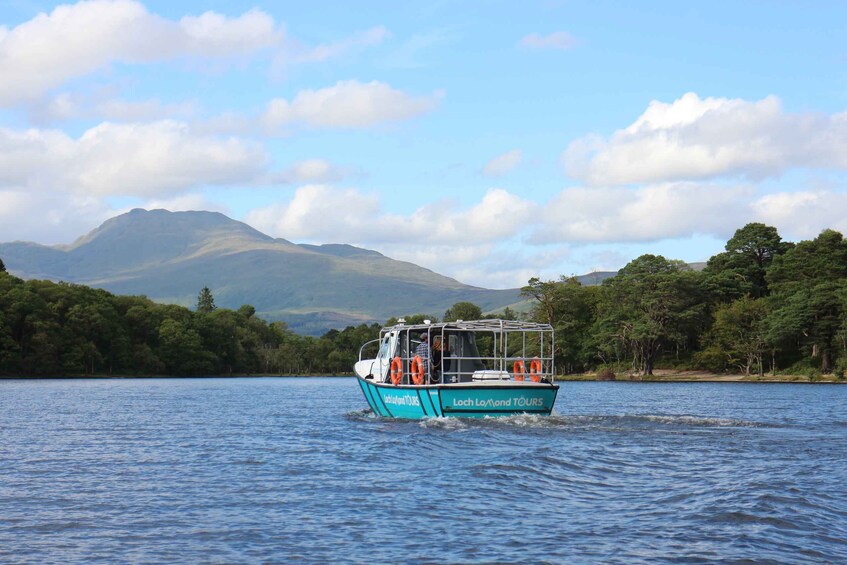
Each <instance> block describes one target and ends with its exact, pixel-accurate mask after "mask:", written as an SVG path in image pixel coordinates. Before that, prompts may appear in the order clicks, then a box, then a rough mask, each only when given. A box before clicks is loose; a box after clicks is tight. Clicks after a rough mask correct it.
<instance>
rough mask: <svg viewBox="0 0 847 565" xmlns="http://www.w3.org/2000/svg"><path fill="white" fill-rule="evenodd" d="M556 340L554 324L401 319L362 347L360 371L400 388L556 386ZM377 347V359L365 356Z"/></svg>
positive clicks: (358, 365) (357, 365) (375, 379)
mask: <svg viewBox="0 0 847 565" xmlns="http://www.w3.org/2000/svg"><path fill="white" fill-rule="evenodd" d="M553 338H554V336H553V328H552V327H551V326H550V325H548V324H536V323H532V322H518V321H513V320H478V321H467V322H466V321H462V320H459V321H456V322H444V323H436V324H433V323H424V324H410V325H407V324H405V323H404V322H403V321H402V320H401V321H400V322H398V323H397V324H396V325H394V326H390V327H386V328H383V329H382V330H381V331H380V337H379V339H378V340H374V341H372V342H368V343H366V344H365V345H363V346H362V348H361V349H360V351H359V362H358V363H357V364H356V372H357V373H358V374H360V375H366V376H364V378H369V379H373V380H374V381H375V382H391V383H393V384H396V385H449V384H459V383H474V382H492V381H510V380H514V381H524V380H526V381H534V382H542V381H545V382H552V379H553V375H554V374H555V370H554V364H553ZM422 343H425V344H426V345H425V346H423V347H422V346H421V344H422ZM377 345H378V347H377ZM369 348H370V349H369ZM374 349H376V350H377V351H376V357H375V358H371V359H367V358H363V354H364V352H366V351H368V350H370V351H373V350H374ZM427 352H428V353H429V360H427V359H426V355H427Z"/></svg>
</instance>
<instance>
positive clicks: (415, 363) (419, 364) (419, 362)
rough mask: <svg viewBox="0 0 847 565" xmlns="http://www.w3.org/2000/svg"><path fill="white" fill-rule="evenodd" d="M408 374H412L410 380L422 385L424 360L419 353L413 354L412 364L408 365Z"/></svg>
mask: <svg viewBox="0 0 847 565" xmlns="http://www.w3.org/2000/svg"><path fill="white" fill-rule="evenodd" d="M409 374H410V375H412V382H413V383H415V384H416V385H422V384H423V382H424V360H423V359H422V358H421V356H420V355H415V357H414V358H413V359H412V364H411V365H410V366H409Z"/></svg>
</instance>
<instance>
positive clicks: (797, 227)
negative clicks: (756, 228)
mask: <svg viewBox="0 0 847 565" xmlns="http://www.w3.org/2000/svg"><path fill="white" fill-rule="evenodd" d="M753 210H754V213H755V216H756V219H757V220H758V221H761V222H764V223H766V224H769V225H773V226H777V227H778V228H779V231H780V234H782V235H783V237H788V238H794V239H811V238H814V237H817V235H818V234H819V233H820V232H821V231H822V230H824V229H827V228H832V229H836V230H839V231H841V232H842V233H847V193H844V192H841V191H835V190H815V191H802V190H801V191H798V192H780V193H775V194H767V195H764V196H762V197H761V198H759V199H758V200H757V201H756V202H755V203H754V204H753Z"/></svg>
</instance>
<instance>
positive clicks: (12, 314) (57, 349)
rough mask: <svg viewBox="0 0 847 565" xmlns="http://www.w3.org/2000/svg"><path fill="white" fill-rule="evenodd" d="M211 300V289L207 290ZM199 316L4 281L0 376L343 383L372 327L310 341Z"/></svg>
mask: <svg viewBox="0 0 847 565" xmlns="http://www.w3.org/2000/svg"><path fill="white" fill-rule="evenodd" d="M206 290H208V289H206ZM201 298H204V300H202V301H198V306H201V307H202V309H201V310H198V311H196V312H194V311H191V310H189V309H187V308H183V307H181V306H173V305H162V304H157V303H154V302H153V301H151V300H148V299H147V298H144V297H138V296H115V295H113V294H110V293H108V292H106V291H104V290H97V289H92V288H88V287H85V286H80V285H74V284H66V283H58V284H57V283H52V282H48V281H38V280H31V281H24V280H21V279H19V278H16V277H13V276H12V275H9V274H7V273H0V374H3V375H16V376H32V375H40V376H51V375H96V374H106V375H112V374H117V375H229V374H254V373H272V374H293V375H298V374H339V373H349V372H350V369H351V367H352V365H353V363H354V361H355V360H356V358H357V357H356V356H357V355H358V350H359V347H360V345H361V344H362V343H363V342H365V341H367V340H369V339H372V338H373V336H375V335H376V334H377V332H378V331H379V327H378V326H377V325H372V326H367V325H361V326H358V327H348V328H347V329H345V330H344V331H335V330H334V331H330V332H328V333H327V334H326V335H324V336H322V337H320V338H316V337H304V336H299V335H296V334H294V333H293V332H291V331H290V330H288V329H287V328H286V326H285V324H283V323H280V322H275V323H272V324H269V323H267V322H266V321H264V320H262V319H260V318H258V317H256V316H255V315H254V314H255V309H254V308H253V307H252V306H249V305H245V306H242V307H241V308H239V309H238V310H228V309H223V308H213V307H212V308H209V306H210V305H211V306H213V305H214V301H213V299H212V296H211V293H208V295H206V293H204V292H201Z"/></svg>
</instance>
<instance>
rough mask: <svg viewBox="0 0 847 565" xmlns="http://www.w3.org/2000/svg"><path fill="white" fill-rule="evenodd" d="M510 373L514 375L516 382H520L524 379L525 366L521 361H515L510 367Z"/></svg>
mask: <svg viewBox="0 0 847 565" xmlns="http://www.w3.org/2000/svg"><path fill="white" fill-rule="evenodd" d="M512 372H513V373H514V374H515V380H516V381H518V382H520V381H522V380H524V378H525V377H526V365H524V362H523V359H518V360H517V361H515V364H514V365H512Z"/></svg>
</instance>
